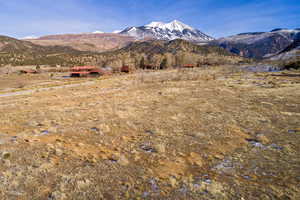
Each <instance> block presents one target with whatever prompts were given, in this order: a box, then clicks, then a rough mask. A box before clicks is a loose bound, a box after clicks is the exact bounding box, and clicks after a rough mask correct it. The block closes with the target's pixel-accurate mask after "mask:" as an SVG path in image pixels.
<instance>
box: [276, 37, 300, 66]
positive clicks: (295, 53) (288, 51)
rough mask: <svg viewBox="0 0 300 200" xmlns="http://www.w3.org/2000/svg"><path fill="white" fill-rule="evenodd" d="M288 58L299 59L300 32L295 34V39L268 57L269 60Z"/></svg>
mask: <svg viewBox="0 0 300 200" xmlns="http://www.w3.org/2000/svg"><path fill="white" fill-rule="evenodd" d="M290 59H300V34H298V35H297V37H296V39H295V41H294V42H293V43H292V44H290V45H289V46H288V47H286V48H285V49H284V50H282V51H281V52H279V53H278V54H276V55H275V56H272V57H271V58H270V60H290Z"/></svg>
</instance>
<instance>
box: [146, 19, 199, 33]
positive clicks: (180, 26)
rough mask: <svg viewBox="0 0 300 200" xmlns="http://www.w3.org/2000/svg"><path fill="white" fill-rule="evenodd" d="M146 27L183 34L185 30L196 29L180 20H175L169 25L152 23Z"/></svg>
mask: <svg viewBox="0 0 300 200" xmlns="http://www.w3.org/2000/svg"><path fill="white" fill-rule="evenodd" d="M146 27H151V28H160V29H163V30H166V29H169V30H170V31H174V30H175V31H180V32H182V31H183V30H184V29H189V30H194V28H192V27H190V26H188V25H186V24H184V23H182V22H180V21H178V20H173V21H171V22H169V23H164V22H151V23H150V24H148V25H146Z"/></svg>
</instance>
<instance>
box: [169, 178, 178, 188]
mask: <svg viewBox="0 0 300 200" xmlns="http://www.w3.org/2000/svg"><path fill="white" fill-rule="evenodd" d="M169 181H170V184H171V186H172V187H173V188H174V187H176V185H177V180H176V179H175V178H174V177H170V178H169Z"/></svg>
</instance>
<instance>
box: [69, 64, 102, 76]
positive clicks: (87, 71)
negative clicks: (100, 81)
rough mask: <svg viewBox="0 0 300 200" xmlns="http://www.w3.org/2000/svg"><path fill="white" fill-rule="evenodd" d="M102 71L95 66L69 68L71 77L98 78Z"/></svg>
mask: <svg viewBox="0 0 300 200" xmlns="http://www.w3.org/2000/svg"><path fill="white" fill-rule="evenodd" d="M101 72H102V71H101V70H100V69H99V68H97V67H95V66H76V67H72V68H71V74H70V76H71V77H87V76H100V75H101V74H102V73H101Z"/></svg>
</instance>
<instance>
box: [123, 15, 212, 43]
mask: <svg viewBox="0 0 300 200" xmlns="http://www.w3.org/2000/svg"><path fill="white" fill-rule="evenodd" d="M120 34H123V35H129V36H133V37H136V38H138V39H145V38H154V39H160V40H174V39H184V40H188V41H191V42H207V41H210V40H213V38H212V37H210V36H208V35H206V34H204V33H203V32H201V31H199V30H197V29H194V28H192V27H190V26H188V25H186V24H184V23H182V22H180V21H178V20H174V21H172V22H169V23H164V22H151V23H150V24H147V25H145V26H140V27H129V28H126V29H125V30H123V31H122V32H120Z"/></svg>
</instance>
